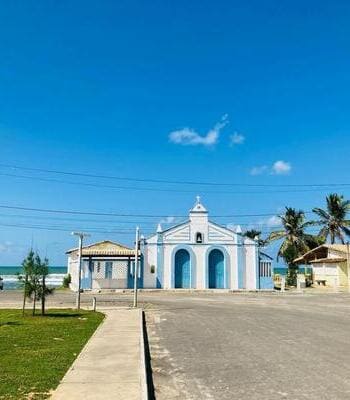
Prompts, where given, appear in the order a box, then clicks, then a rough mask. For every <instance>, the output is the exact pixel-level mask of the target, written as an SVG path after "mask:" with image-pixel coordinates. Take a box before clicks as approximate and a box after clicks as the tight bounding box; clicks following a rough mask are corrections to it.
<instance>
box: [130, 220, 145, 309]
mask: <svg viewBox="0 0 350 400" xmlns="http://www.w3.org/2000/svg"><path fill="white" fill-rule="evenodd" d="M141 244H143V245H145V244H146V239H145V237H144V236H143V235H141V237H140V228H139V227H138V226H137V227H136V236H135V268H134V303H133V307H134V308H136V307H137V290H138V287H137V278H138V274H139V252H140V248H141ZM140 255H141V254H140Z"/></svg>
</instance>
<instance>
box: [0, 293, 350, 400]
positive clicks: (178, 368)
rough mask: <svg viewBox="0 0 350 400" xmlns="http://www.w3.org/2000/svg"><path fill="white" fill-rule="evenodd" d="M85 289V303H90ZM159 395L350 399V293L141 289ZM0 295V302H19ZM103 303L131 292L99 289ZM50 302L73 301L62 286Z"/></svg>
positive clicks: (120, 302)
mask: <svg viewBox="0 0 350 400" xmlns="http://www.w3.org/2000/svg"><path fill="white" fill-rule="evenodd" d="M91 298H92V295H91V294H83V296H82V304H83V305H85V306H86V305H88V304H91ZM139 298H140V302H141V304H142V305H143V307H144V308H145V310H146V317H147V330H148V335H149V340H150V350H151V356H152V368H153V379H154V385H155V389H156V391H155V394H156V400H185V399H191V400H192V399H193V400H197V399H198V400H206V399H218V400H226V399H227V400H228V399H229V400H236V399H248V400H258V399H259V400H275V399H288V400H289V399H293V400H299V399H300V400H303V399H308V400H316V399H317V400H326V399H327V400H337V399H350V295H349V294H344V293H339V294H336V293H333V294H332V293H328V294H326V293H324V294H306V295H305V294H304V295H297V294H285V295H281V294H262V293H261V294H199V293H194V294H184V293H177V294H174V293H140V297H139ZM20 300H21V295H20V293H15V292H12V293H9V292H7V293H0V306H2V307H4V306H6V305H7V306H9V305H14V304H17V305H18V304H19V305H20ZM97 303H98V304H100V305H103V306H106V305H107V306H108V305H112V306H125V305H130V304H131V303H132V296H131V295H130V294H100V295H97ZM49 305H51V306H62V307H63V306H65V307H67V306H74V294H72V293H69V292H68V293H63V292H57V293H56V294H55V295H54V296H53V297H52V298H51V299H50V301H49Z"/></svg>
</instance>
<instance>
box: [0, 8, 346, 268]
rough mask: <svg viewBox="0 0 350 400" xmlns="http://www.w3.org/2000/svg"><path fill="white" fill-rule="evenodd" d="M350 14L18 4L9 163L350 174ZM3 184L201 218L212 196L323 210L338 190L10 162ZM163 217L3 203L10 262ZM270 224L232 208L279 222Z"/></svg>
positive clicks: (198, 172) (11, 45)
mask: <svg viewBox="0 0 350 400" xmlns="http://www.w3.org/2000/svg"><path fill="white" fill-rule="evenodd" d="M247 3H249V4H247ZM349 17H350V4H349V2H348V1H332V2H330V1H328V2H327V1H308V2H304V1H284V2H280V1H265V2H261V1H250V2H244V1H223V0H221V1H215V2H214V1H206V0H204V1H203V0H201V1H194V0H193V1H190V2H189V1H176V2H174V1H164V0H162V1H152V2H147V1H132V0H128V1H118V2H115V1H99V2H96V1H74V2H67V1H49V0H46V1H30V0H28V1H11V2H2V3H1V4H0V38H1V40H0V54H1V63H0V152H1V153H0V154H1V159H0V164H2V165H3V164H7V165H17V166H22V167H33V168H41V169H53V170H60V171H75V172H83V173H91V174H97V175H101V174H104V175H106V174H107V175H113V176H117V177H140V178H143V179H159V180H176V181H184V180H185V181H201V182H203V181H209V182H219V183H225V182H232V183H240V184H266V185H280V184H287V185H292V184H310V183H311V184H314V183H327V184H328V183H339V182H341V183H347V182H350V180H349V179H348V154H349V150H350V149H349V148H350V144H349V140H348V137H349V128H350V112H349V93H350V74H349V70H350V56H349V54H350V53H349V50H350V47H349V44H350V24H349ZM276 163H277V164H276ZM6 174H7V175H6ZM9 175H17V176H9ZM20 176H21V177H20ZM23 176H26V177H27V178H24V177H23ZM33 178H35V179H33ZM37 178H41V179H51V180H52V179H56V180H64V181H65V182H67V181H69V182H71V183H62V182H52V181H43V180H38V179H37ZM0 180H1V182H2V191H1V198H0V205H10V206H24V207H31V208H46V209H47V208H53V209H63V210H82V211H97V212H115V213H124V214H150V215H153V214H156V215H164V216H169V217H172V216H174V215H186V214H187V212H188V209H189V208H190V207H191V206H192V204H193V202H194V198H195V195H196V194H200V195H201V196H202V200H203V202H204V204H205V205H206V206H207V207H208V209H209V211H210V212H211V214H213V215H236V214H259V213H275V212H276V213H277V212H279V211H280V210H281V209H282V208H283V207H284V206H285V205H291V206H295V207H298V208H302V209H304V210H311V208H312V207H313V206H321V205H323V203H324V196H325V194H326V193H328V192H330V191H331V190H330V188H326V190H314V191H310V192H305V191H304V192H300V191H297V192H291V191H288V192H283V193H281V191H282V190H286V188H281V187H278V188H277V187H276V188H273V187H270V188H251V187H250V188H249V187H248V188H247V187H218V188H216V187H205V186H198V185H197V186H196V185H185V184H183V185H181V184H180V185H171V184H167V185H166V184H154V183H153V184H152V183H135V182H129V181H118V180H111V179H102V178H100V179H98V178H83V177H80V178H79V177H75V176H62V175H57V174H56V175H55V174H50V173H39V172H34V171H28V170H14V169H11V168H8V167H5V166H0ZM80 183H85V184H87V183H88V184H92V185H109V186H119V187H120V186H124V187H129V189H128V190H126V189H118V188H107V187H100V188H98V187H95V186H87V185H85V186H84V185H80ZM135 187H138V188H140V187H141V188H145V187H146V188H147V189H152V188H155V189H157V190H159V189H162V190H164V189H171V190H172V191H168V192H167V191H151V190H145V191H141V190H135ZM174 189H177V190H179V192H176V191H174ZM299 189H300V188H299ZM304 189H305V188H304ZM335 190H337V191H339V192H341V193H343V194H344V195H345V196H349V189H348V188H346V187H345V188H344V187H343V188H336V189H335ZM222 191H230V192H231V193H222ZM247 191H251V192H253V193H242V192H247ZM257 191H260V192H261V191H265V193H256V192H257ZM266 192H269V193H266ZM63 218H65V219H63ZM160 219H161V218H160V217H159V218H158V217H154V218H135V217H130V218H127V217H120V218H116V217H95V218H92V217H91V216H90V217H87V216H81V217H79V216H69V215H56V214H48V213H41V214H40V213H36V212H28V211H19V210H11V209H0V223H1V224H2V226H0V264H3V265H4V264H5V265H6V264H7V265H8V264H17V263H19V262H20V261H21V259H22V258H23V255H24V253H25V252H26V250H27V248H28V247H29V246H30V244H31V243H33V245H34V247H35V248H37V249H38V250H39V251H41V253H43V254H45V253H47V255H48V256H49V257H50V259H51V262H52V263H53V264H61V263H64V262H65V257H64V250H65V249H67V248H69V247H72V246H73V245H74V244H75V242H74V240H73V238H72V237H70V235H69V231H70V230H71V229H72V228H75V229H80V228H95V230H96V231H97V230H100V231H107V230H111V229H113V230H115V231H118V232H120V233H117V234H105V233H94V234H93V236H92V237H91V240H100V239H103V238H106V237H108V238H110V239H114V240H118V241H121V242H123V243H125V244H131V242H132V233H131V230H132V229H133V228H134V226H135V224H136V223H139V224H140V225H141V228H142V229H143V230H144V231H145V233H149V232H150V231H151V230H152V229H153V228H154V226H155V225H156V224H157V222H159V220H160ZM82 220H84V221H82ZM169 220H170V221H171V220H173V219H172V218H170V219H169ZM267 220H268V218H262V217H261V218H260V217H251V218H242V217H235V218H233V217H232V218H218V219H217V221H218V222H221V223H225V224H228V223H230V224H238V223H243V224H255V223H259V224H261V223H264V224H265V225H264V227H263V229H264V230H269V229H271V227H270V226H269V225H271V221H267ZM8 225H21V226H22V227H19V226H8ZM23 226H26V227H23ZM28 226H29V227H30V228H28ZM34 226H36V228H34ZM244 226H246V225H244ZM38 227H40V228H45V227H51V228H52V227H55V228H58V229H62V231H61V230H57V231H45V230H44V229H38ZM97 228H98V229H97Z"/></svg>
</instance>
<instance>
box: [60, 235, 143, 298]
mask: <svg viewBox="0 0 350 400" xmlns="http://www.w3.org/2000/svg"><path fill="white" fill-rule="evenodd" d="M66 254H67V255H68V274H70V276H71V285H70V287H71V289H72V290H74V291H76V290H78V285H79V283H78V278H79V272H78V271H79V258H78V255H79V249H78V248H74V249H71V250H68V251H67V253H66ZM134 261H135V251H134V250H133V249H131V248H129V247H126V246H124V245H121V244H119V243H116V242H112V241H110V240H104V241H102V242H97V243H93V244H90V245H88V246H84V247H83V249H82V266H81V288H82V289H96V290H98V289H127V288H132V287H133V284H134V283H133V279H134V278H133V267H134ZM141 273H142V269H140V276H139V281H140V282H139V284H141V282H142V274H141Z"/></svg>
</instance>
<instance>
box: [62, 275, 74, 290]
mask: <svg viewBox="0 0 350 400" xmlns="http://www.w3.org/2000/svg"><path fill="white" fill-rule="evenodd" d="M71 282H72V277H71V276H70V274H68V275H66V276H65V277H64V278H63V283H62V286H63V287H64V288H69V285H70V283H71Z"/></svg>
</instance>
